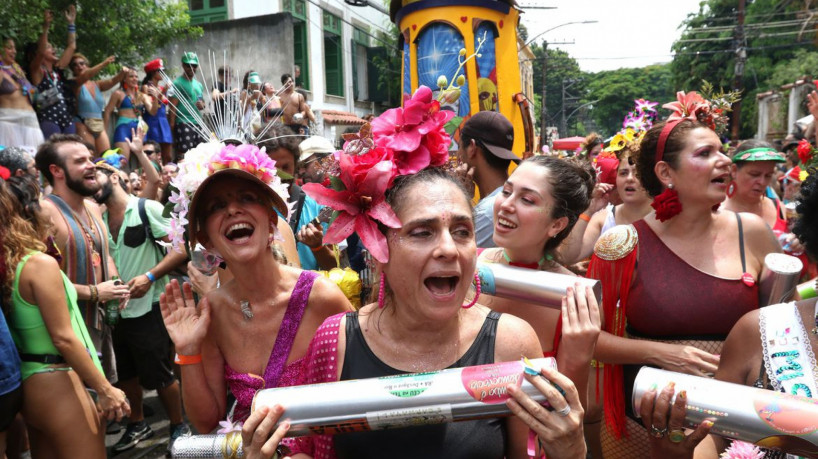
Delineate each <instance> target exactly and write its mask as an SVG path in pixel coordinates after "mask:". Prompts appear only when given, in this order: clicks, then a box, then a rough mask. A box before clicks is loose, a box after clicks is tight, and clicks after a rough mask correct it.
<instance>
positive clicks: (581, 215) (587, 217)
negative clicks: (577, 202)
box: [579, 213, 591, 222]
mask: <svg viewBox="0 0 818 459" xmlns="http://www.w3.org/2000/svg"><path fill="white" fill-rule="evenodd" d="M579 218H580V220H585V221H586V222H590V221H591V217H589V216H588V214H586V213H581V214H579Z"/></svg>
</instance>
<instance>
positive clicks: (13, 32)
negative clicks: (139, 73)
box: [0, 0, 202, 68]
mask: <svg viewBox="0 0 818 459" xmlns="http://www.w3.org/2000/svg"><path fill="white" fill-rule="evenodd" d="M71 3H74V2H72V1H71V0H14V1H11V2H6V3H5V4H4V5H3V8H0V30H1V31H2V32H0V34H2V35H8V36H10V37H11V38H14V39H15V41H16V42H17V46H18V49H19V51H18V55H17V57H18V61H23V60H24V59H25V58H24V56H23V53H22V52H21V51H22V48H24V47H25V45H26V44H27V43H33V42H36V41H37V38H38V37H39V35H40V32H41V30H42V27H41V25H42V22H43V11H44V10H46V9H51V10H53V11H54V12H55V14H54V23H53V24H52V27H51V30H50V32H49V40H50V41H51V42H52V43H54V44H55V45H56V46H58V47H63V46H65V40H66V37H67V28H66V22H65V18H64V16H63V15H62V14H59V12H60V11H62V10H65V9H66V8H67V7H68V5H70V4H71ZM187 11H188V7H187V2H179V1H168V2H165V1H161V0H157V1H152V0H116V1H113V2H111V1H104V0H85V1H83V2H82V3H78V4H77V51H78V52H81V53H83V54H85V55H86V56H87V57H88V58H89V59H90V60H91V61H92V64H93V63H96V62H100V61H102V60H103V59H105V57H107V56H110V55H112V54H113V55H116V56H117V60H118V62H119V63H123V64H127V65H132V66H136V67H137V68H138V67H141V64H142V63H144V62H145V61H146V60H147V59H149V58H151V57H154V56H153V53H155V52H156V50H157V49H160V48H161V47H163V46H165V45H167V44H168V43H170V42H171V41H173V40H178V39H183V38H186V37H192V36H199V35H201V34H202V29H201V28H199V27H195V26H191V25H190V16H189V15H188V13H187Z"/></svg>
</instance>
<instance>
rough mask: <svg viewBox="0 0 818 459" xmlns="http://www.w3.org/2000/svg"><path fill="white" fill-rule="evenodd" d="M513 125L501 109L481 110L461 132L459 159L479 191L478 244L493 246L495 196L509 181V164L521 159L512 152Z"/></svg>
mask: <svg viewBox="0 0 818 459" xmlns="http://www.w3.org/2000/svg"><path fill="white" fill-rule="evenodd" d="M513 145H514V126H512V125H511V122H510V121H509V120H508V118H506V117H505V116H503V115H502V114H501V113H498V112H489V111H484V112H478V113H476V114H475V115H474V116H472V117H471V118H469V119H468V121H466V123H465V124H464V125H463V128H462V129H461V131H460V148H459V149H458V150H457V155H458V158H459V159H460V162H461V163H462V164H463V165H464V168H466V170H467V172H466V173H467V174H468V176H469V177H472V178H473V180H474V183H475V185H477V189H478V190H479V191H480V197H481V199H480V202H478V203H477V205H476V206H474V224H475V227H474V231H475V237H476V239H477V246H478V247H483V248H488V247H494V240H493V239H492V236H493V234H494V199H495V198H496V197H497V193H499V192H500V190H501V189H502V188H503V184H504V183H506V180H508V166H509V165H510V164H511V161H514V162H518V161H519V160H520V158H518V157H517V156H516V155H515V154H514V153H513V152H512V151H511V147H512V146H513Z"/></svg>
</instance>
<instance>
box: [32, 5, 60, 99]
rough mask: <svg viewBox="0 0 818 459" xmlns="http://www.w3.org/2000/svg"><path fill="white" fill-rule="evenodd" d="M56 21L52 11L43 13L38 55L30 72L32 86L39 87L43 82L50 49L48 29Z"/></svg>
mask: <svg viewBox="0 0 818 459" xmlns="http://www.w3.org/2000/svg"><path fill="white" fill-rule="evenodd" d="M53 20H54V14H53V13H52V12H51V10H45V12H44V13H43V30H42V32H41V33H40V38H39V40H37V53H36V54H35V55H34V59H32V60H31V63H30V64H29V69H28V70H29V72H31V84H33V85H34V86H37V85H39V84H40V83H41V82H42V81H43V62H44V61H45V50H46V49H47V48H48V29H50V28H51V21H53Z"/></svg>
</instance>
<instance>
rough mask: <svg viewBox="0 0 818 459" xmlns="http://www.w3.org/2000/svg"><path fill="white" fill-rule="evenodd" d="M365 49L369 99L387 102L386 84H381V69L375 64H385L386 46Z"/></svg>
mask: <svg viewBox="0 0 818 459" xmlns="http://www.w3.org/2000/svg"><path fill="white" fill-rule="evenodd" d="M366 51H367V55H368V56H367V57H368V58H369V59H367V63H366V68H367V71H368V73H369V100H371V101H373V102H388V100H389V97H388V94H387V92H388V91H387V90H386V85H385V84H384V85H381V84H379V83H380V80H381V73H383V72H381V69H379V68H378V65H376V64H381V65H383V64H385V63H386V62H387V61H386V48H384V47H382V46H381V47H376V48H369V49H367V50H366Z"/></svg>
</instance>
